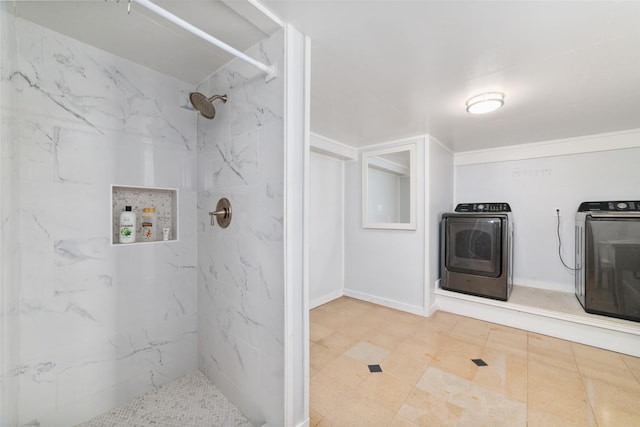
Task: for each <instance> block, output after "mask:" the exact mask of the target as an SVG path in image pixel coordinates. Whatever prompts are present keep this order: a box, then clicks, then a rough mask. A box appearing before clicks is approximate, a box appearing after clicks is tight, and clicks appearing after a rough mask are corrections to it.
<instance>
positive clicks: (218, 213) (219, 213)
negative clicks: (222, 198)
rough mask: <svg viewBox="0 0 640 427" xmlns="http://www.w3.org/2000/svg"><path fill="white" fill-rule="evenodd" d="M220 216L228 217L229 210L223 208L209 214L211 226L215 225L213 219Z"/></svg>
mask: <svg viewBox="0 0 640 427" xmlns="http://www.w3.org/2000/svg"><path fill="white" fill-rule="evenodd" d="M218 216H221V217H222V218H227V217H228V216H229V209H227V208H224V209H221V210H219V211H215V212H209V217H210V218H211V225H215V221H214V220H213V217H218Z"/></svg>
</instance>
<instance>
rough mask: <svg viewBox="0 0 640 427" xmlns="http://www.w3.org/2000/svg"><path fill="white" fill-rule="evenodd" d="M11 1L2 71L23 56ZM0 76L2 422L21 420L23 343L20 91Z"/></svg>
mask: <svg viewBox="0 0 640 427" xmlns="http://www.w3.org/2000/svg"><path fill="white" fill-rule="evenodd" d="M11 7H12V4H11V3H9V2H2V3H1V4H0V40H1V41H2V49H1V50H0V76H3V75H6V72H5V70H9V69H12V68H13V67H15V64H16V62H17V59H18V53H17V45H16V38H15V31H14V30H15V20H14V19H13V15H11V13H9V10H10V9H11ZM3 83H4V81H3V80H0V368H1V370H0V426H13V425H16V423H17V407H18V399H17V396H18V378H17V377H16V376H15V375H13V372H14V371H15V369H16V368H17V367H18V366H19V363H20V362H19V359H18V357H19V354H18V351H17V349H18V347H19V345H20V341H19V338H20V334H19V332H20V324H19V316H18V313H19V307H20V286H19V285H20V268H19V265H20V252H19V248H18V246H17V245H18V243H17V242H18V240H19V232H20V215H19V212H20V211H19V198H18V171H19V165H18V156H17V148H18V146H19V145H18V143H17V140H16V139H17V134H18V126H17V120H16V111H15V105H16V100H17V96H16V94H15V93H14V92H13V91H11V90H6V89H7V87H6V86H5V85H4V84H3Z"/></svg>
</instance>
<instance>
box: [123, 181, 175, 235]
mask: <svg viewBox="0 0 640 427" xmlns="http://www.w3.org/2000/svg"><path fill="white" fill-rule="evenodd" d="M126 206H131V211H132V212H133V213H135V214H136V241H135V243H133V244H138V243H153V242H162V241H165V240H163V234H162V233H163V231H162V230H163V229H164V228H168V229H169V237H168V241H176V240H178V190H177V189H175V188H156V187H131V186H124V185H112V186H111V243H112V244H114V245H130V244H132V243H120V236H119V233H120V214H121V213H122V212H124V211H125V207H126ZM144 208H154V209H155V214H156V221H157V224H156V230H157V233H156V236H157V238H156V239H153V240H143V239H142V221H141V219H142V214H143V209H144Z"/></svg>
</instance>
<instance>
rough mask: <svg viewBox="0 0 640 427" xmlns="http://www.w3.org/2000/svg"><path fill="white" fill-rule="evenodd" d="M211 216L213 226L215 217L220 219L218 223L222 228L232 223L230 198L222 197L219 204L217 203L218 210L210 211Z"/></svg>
mask: <svg viewBox="0 0 640 427" xmlns="http://www.w3.org/2000/svg"><path fill="white" fill-rule="evenodd" d="M209 217H210V218H211V225H212V226H213V225H214V223H215V221H214V219H213V218H214V217H215V218H216V219H217V220H218V225H219V226H220V227H222V228H227V227H228V226H229V224H230V223H231V203H230V202H229V200H228V199H226V198H224V197H223V198H222V199H220V200H218V204H217V205H216V210H215V211H213V212H209Z"/></svg>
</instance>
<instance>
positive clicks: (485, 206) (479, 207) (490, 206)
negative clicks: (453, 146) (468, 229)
mask: <svg viewBox="0 0 640 427" xmlns="http://www.w3.org/2000/svg"><path fill="white" fill-rule="evenodd" d="M639 206H640V205H639ZM455 211H456V212H494V213H500V212H511V207H510V206H509V203H460V204H458V206H456V210H455Z"/></svg>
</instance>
